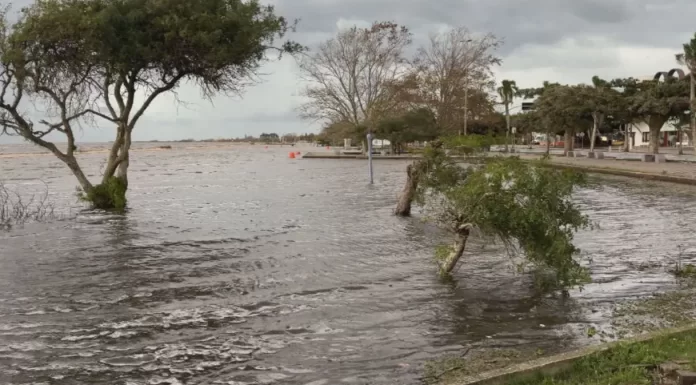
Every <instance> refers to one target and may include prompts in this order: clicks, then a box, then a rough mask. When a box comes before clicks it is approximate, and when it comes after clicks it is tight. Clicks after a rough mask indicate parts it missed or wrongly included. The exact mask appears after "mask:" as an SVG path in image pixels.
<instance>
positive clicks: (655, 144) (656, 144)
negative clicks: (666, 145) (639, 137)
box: [648, 127, 660, 154]
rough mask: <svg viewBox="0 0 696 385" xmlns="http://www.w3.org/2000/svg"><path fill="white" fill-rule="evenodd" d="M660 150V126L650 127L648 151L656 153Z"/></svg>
mask: <svg viewBox="0 0 696 385" xmlns="http://www.w3.org/2000/svg"><path fill="white" fill-rule="evenodd" d="M659 152H660V127H658V128H657V129H653V127H650V145H649V146H648V153H650V154H658V153H659Z"/></svg>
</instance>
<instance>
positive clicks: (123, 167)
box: [116, 130, 131, 189]
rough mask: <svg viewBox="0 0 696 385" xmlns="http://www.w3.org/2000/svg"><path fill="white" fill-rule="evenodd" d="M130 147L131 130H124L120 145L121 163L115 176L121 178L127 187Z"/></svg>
mask: <svg viewBox="0 0 696 385" xmlns="http://www.w3.org/2000/svg"><path fill="white" fill-rule="evenodd" d="M130 147H131V131H130V130H126V135H125V138H124V140H123V145H122V146H121V151H120V152H121V154H120V155H121V163H119V165H118V171H117V173H116V176H117V177H118V178H120V179H122V180H123V183H124V184H125V186H126V189H127V188H128V166H129V165H130Z"/></svg>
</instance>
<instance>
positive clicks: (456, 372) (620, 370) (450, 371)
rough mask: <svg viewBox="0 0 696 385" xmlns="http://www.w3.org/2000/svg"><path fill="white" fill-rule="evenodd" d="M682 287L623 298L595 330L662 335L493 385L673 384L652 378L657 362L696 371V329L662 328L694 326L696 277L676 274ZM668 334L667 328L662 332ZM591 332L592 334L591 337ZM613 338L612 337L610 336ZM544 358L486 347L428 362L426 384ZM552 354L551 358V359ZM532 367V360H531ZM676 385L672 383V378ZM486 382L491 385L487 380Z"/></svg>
mask: <svg viewBox="0 0 696 385" xmlns="http://www.w3.org/2000/svg"><path fill="white" fill-rule="evenodd" d="M678 279H679V281H680V283H681V285H682V288H681V289H679V290H676V291H672V292H667V293H662V294H657V295H654V296H651V297H648V298H640V299H634V300H628V301H622V302H619V303H617V304H616V305H613V306H612V316H611V320H610V325H605V327H606V329H605V328H602V330H596V329H594V327H593V328H591V330H593V334H594V333H596V334H597V336H596V337H595V338H598V339H599V340H600V341H602V342H605V341H615V339H616V338H619V339H623V338H625V337H635V336H649V335H650V334H646V333H658V337H657V338H654V339H652V340H649V341H646V342H638V343H633V344H628V343H620V344H619V345H617V346H615V347H613V348H611V350H608V351H602V352H598V353H593V354H591V355H588V356H585V357H583V358H580V359H578V360H576V361H575V362H574V363H573V364H572V366H571V367H570V368H569V369H567V370H565V371H563V372H561V373H559V374H556V375H537V376H535V377H525V378H520V379H518V380H510V381H508V382H494V383H495V384H511V385H531V384H545V385H556V384H558V385H560V384H563V385H574V384H578V385H579V384H598V385H599V384H613V385H637V384H651V383H655V384H670V382H660V381H653V377H654V376H655V375H656V374H657V373H656V371H655V368H656V365H659V364H662V363H664V362H668V361H679V363H680V364H681V366H682V368H683V369H689V370H696V366H694V364H696V329H695V330H694V331H688V332H681V333H676V334H674V335H667V334H664V335H661V334H660V333H661V332H660V330H668V331H669V330H674V328H684V327H689V326H690V325H693V322H694V320H696V289H695V288H694V286H695V285H696V278H694V277H692V276H689V277H686V278H684V277H678ZM662 333H664V332H662ZM588 336H589V335H588ZM608 336H610V337H608ZM544 356H546V353H545V352H543V351H541V350H537V351H533V350H526V351H522V350H515V349H503V350H482V351H480V352H463V354H462V355H460V356H458V357H444V358H441V359H438V360H434V361H430V362H428V363H426V365H425V373H424V376H423V379H424V382H425V383H427V384H440V385H462V384H468V383H470V380H471V378H472V377H471V376H472V375H477V374H480V373H484V372H488V373H491V372H496V371H499V370H504V369H505V370H508V369H510V370H516V369H514V367H517V366H518V365H519V364H521V365H522V366H525V365H527V364H526V362H528V361H531V360H534V359H535V358H540V357H544ZM548 358H551V357H548ZM529 364H530V365H532V366H534V363H533V362H530V363H529ZM671 383H674V382H671ZM486 384H488V383H486Z"/></svg>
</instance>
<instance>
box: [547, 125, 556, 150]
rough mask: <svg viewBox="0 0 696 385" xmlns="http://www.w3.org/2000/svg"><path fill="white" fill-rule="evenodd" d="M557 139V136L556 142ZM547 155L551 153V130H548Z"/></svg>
mask: <svg viewBox="0 0 696 385" xmlns="http://www.w3.org/2000/svg"><path fill="white" fill-rule="evenodd" d="M554 136H555V135H554ZM555 139H556V138H554V142H555ZM546 155H551V132H550V131H546Z"/></svg>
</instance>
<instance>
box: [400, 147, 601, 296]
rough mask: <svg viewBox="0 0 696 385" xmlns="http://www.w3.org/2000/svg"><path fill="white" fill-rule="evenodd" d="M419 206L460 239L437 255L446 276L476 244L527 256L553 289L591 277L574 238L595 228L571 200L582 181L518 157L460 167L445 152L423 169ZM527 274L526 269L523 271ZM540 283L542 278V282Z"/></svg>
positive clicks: (428, 156)
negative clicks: (548, 277)
mask: <svg viewBox="0 0 696 385" xmlns="http://www.w3.org/2000/svg"><path fill="white" fill-rule="evenodd" d="M421 162H422V163H421V164H422V165H423V166H427V167H424V168H423V169H422V172H421V173H420V174H419V177H418V178H419V179H418V186H417V188H416V190H415V192H414V201H415V202H416V203H418V204H420V205H423V206H425V208H426V209H427V211H428V212H429V217H431V218H433V220H434V221H435V222H436V223H437V224H438V225H439V226H440V227H442V228H443V229H445V230H446V231H448V232H450V233H451V234H452V235H453V236H454V241H453V243H452V244H451V245H447V246H443V247H440V248H438V250H437V252H436V259H437V261H438V264H439V268H440V272H441V274H444V275H447V274H450V273H451V272H452V271H454V270H455V268H456V267H457V265H458V263H459V262H460V260H461V259H462V256H463V255H464V252H465V250H466V245H467V241H468V240H469V239H470V237H471V236H473V235H476V236H478V237H484V238H486V239H487V240H489V241H491V242H493V241H497V242H500V243H502V244H503V245H504V246H505V249H506V250H507V252H508V253H509V254H510V255H511V256H524V258H525V259H524V260H525V263H524V264H523V265H524V266H531V267H532V268H533V270H534V271H536V272H544V273H549V272H550V273H551V278H552V282H544V284H545V286H546V287H549V285H548V284H549V283H552V284H553V287H554V288H562V289H564V290H565V289H566V288H569V287H572V286H576V285H579V284H582V283H583V282H585V281H587V280H588V279H589V275H588V274H587V271H586V269H585V268H583V267H582V266H581V265H580V264H579V263H578V261H577V260H576V259H575V255H576V254H577V253H578V251H579V250H578V248H576V247H575V246H574V245H573V236H574V233H575V232H576V231H577V230H579V229H582V228H586V227H588V226H589V225H590V222H589V219H588V217H587V216H585V215H583V214H582V213H581V212H580V210H579V209H578V208H577V206H576V205H575V204H574V203H573V201H572V200H571V195H572V192H573V190H574V188H576V187H578V186H582V185H583V184H584V183H585V176H584V175H583V174H580V173H577V172H573V171H569V170H558V169H554V168H551V167H546V166H544V165H541V164H530V163H529V162H523V161H521V160H519V158H516V157H494V158H486V159H481V160H479V161H475V162H472V164H471V165H469V166H468V167H464V166H462V165H461V164H457V162H456V160H454V159H452V157H450V156H448V155H447V154H446V153H445V150H444V149H443V148H442V147H441V146H440V147H432V148H430V149H429V150H428V151H426V153H425V156H424V159H423V160H422V161H421ZM520 267H522V266H520ZM540 277H541V276H540Z"/></svg>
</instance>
